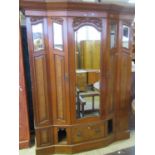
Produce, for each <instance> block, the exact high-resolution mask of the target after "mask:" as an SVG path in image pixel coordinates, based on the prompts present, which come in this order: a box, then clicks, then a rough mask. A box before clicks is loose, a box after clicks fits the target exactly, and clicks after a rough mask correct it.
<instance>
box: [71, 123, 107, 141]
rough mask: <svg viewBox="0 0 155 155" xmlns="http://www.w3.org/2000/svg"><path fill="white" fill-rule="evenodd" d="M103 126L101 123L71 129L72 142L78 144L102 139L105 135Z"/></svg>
mask: <svg viewBox="0 0 155 155" xmlns="http://www.w3.org/2000/svg"><path fill="white" fill-rule="evenodd" d="M104 128H105V125H104V124H103V123H98V124H88V125H84V126H76V127H73V128H72V142H73V143H78V142H82V141H88V140H93V139H97V138H102V137H104V135H105V129H104Z"/></svg>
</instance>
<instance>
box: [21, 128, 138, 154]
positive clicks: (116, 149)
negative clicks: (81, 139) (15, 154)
mask: <svg viewBox="0 0 155 155" xmlns="http://www.w3.org/2000/svg"><path fill="white" fill-rule="evenodd" d="M134 146H135V132H134V130H132V131H131V134H130V138H129V139H127V140H122V141H117V142H114V143H112V144H111V145H109V146H107V147H104V148H100V149H96V150H92V151H87V152H82V153H76V154H74V155H118V154H120V155H134ZM19 155H35V146H32V147H31V148H29V149H22V150H19ZM55 155H58V154H55ZM61 155H67V154H61Z"/></svg>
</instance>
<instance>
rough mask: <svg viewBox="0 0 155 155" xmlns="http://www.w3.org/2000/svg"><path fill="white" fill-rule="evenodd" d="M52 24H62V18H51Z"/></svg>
mask: <svg viewBox="0 0 155 155" xmlns="http://www.w3.org/2000/svg"><path fill="white" fill-rule="evenodd" d="M51 19H52V22H55V23H58V24H61V25H62V24H63V18H59V17H52V18H51Z"/></svg>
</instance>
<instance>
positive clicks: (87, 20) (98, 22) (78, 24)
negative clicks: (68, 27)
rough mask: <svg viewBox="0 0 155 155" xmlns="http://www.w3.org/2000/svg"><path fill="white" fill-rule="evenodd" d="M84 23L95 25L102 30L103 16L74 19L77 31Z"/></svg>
mask: <svg viewBox="0 0 155 155" xmlns="http://www.w3.org/2000/svg"><path fill="white" fill-rule="evenodd" d="M84 25H91V26H94V27H95V28H96V29H97V30H99V31H101V30H102V18H96V17H75V18H74V20H73V29H74V31H76V30H77V29H79V28H80V27H82V26H84Z"/></svg>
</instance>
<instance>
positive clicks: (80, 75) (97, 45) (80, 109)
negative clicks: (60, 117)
mask: <svg viewBox="0 0 155 155" xmlns="http://www.w3.org/2000/svg"><path fill="white" fill-rule="evenodd" d="M100 51H101V32H100V31H98V30H97V29H96V28H95V27H94V26H89V25H85V26H82V27H80V28H79V29H78V30H76V31H75V63H76V64H75V68H76V70H75V73H76V117H77V118H85V117H94V116H95V117H96V116H99V112H100Z"/></svg>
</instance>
